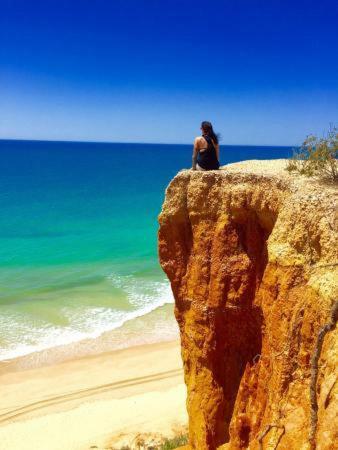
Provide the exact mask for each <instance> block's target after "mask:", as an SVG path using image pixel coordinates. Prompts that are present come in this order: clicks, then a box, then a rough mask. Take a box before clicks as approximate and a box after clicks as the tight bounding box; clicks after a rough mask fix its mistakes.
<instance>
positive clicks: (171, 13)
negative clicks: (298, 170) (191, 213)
mask: <svg viewBox="0 0 338 450" xmlns="http://www.w3.org/2000/svg"><path fill="white" fill-rule="evenodd" d="M0 6H1V15H0V43H1V44H0V64H1V66H0V138H27V139H59V140H92V141H93V140H94V141H96V140H97V141H120V142H122V141H125V142H168V143H189V142H191V141H192V139H193V137H194V136H195V135H197V134H198V133H199V125H200V122H201V120H210V121H212V122H213V123H214V127H215V129H216V131H219V132H220V133H221V134H222V138H223V139H222V143H224V144H265V145H269V144H271V145H296V144H299V143H300V141H301V140H302V139H303V138H304V137H305V135H306V134H309V133H311V132H313V133H318V134H320V135H321V134H322V133H323V131H324V130H325V129H327V128H328V126H329V123H330V122H331V123H337V122H338V57H337V51H338V2H337V1H327V0H315V1H313V0H307V1H299V0H298V1H297V0H293V1H289V0H280V1H279V0H260V1H258V0H218V1H217V0H208V1H207V0H205V1H199V0H193V1H186V0H167V1H166V0H137V1H136V0H77V1H75V0H67V1H64V0H55V1H54V0H41V1H37V0H0Z"/></svg>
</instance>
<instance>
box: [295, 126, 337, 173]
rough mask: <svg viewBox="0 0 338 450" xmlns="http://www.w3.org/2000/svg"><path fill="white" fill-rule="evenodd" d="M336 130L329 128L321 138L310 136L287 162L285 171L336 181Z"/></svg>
mask: <svg viewBox="0 0 338 450" xmlns="http://www.w3.org/2000/svg"><path fill="white" fill-rule="evenodd" d="M337 157H338V129H337V128H336V127H331V128H330V130H329V131H328V132H327V134H326V136H325V137H323V138H317V137H316V136H313V135H310V136H307V138H306V139H305V140H304V142H303V144H302V145H301V147H300V148H299V149H298V150H295V151H294V154H293V156H292V158H291V159H290V160H289V161H288V165H287V167H286V170H288V171H289V172H298V173H300V174H301V175H306V176H314V175H319V176H321V177H323V178H328V179H330V180H332V181H335V182H337V181H338V165H337Z"/></svg>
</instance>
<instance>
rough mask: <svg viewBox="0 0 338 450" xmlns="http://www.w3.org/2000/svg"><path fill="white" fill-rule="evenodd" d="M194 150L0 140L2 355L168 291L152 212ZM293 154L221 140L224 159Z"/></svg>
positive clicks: (72, 332)
mask: <svg viewBox="0 0 338 450" xmlns="http://www.w3.org/2000/svg"><path fill="white" fill-rule="evenodd" d="M191 153H192V146H191V145H160V144H119V143H113V144H104V143H75V142H44V141H14V140H13V141H5V140H2V141H1V140H0V170H1V177H0V359H6V358H7V359H8V358H11V357H14V356H19V355H24V354H28V353H31V352H34V351H35V350H40V349H44V348H48V347H53V346H57V345H60V344H67V343H69V342H72V341H79V340H81V339H84V338H86V337H96V336H99V335H100V334H101V333H102V332H104V331H108V330H112V329H116V328H118V327H121V325H122V324H123V323H125V322H126V321H130V320H136V319H135V318H136V317H141V316H146V315H147V314H149V313H150V312H151V311H153V310H155V309H156V308H159V307H160V306H161V305H163V304H165V303H170V302H172V301H173V299H172V295H171V291H170V287H169V284H168V282H167V280H166V278H165V276H164V274H163V272H162V271H161V268H160V266H159V263H158V260H157V228H158V224H157V216H158V214H159V212H160V209H161V204H162V202H163V199H164V192H165V188H166V186H167V185H168V183H169V181H170V180H171V178H172V177H173V176H174V175H175V174H176V173H177V172H178V171H179V170H181V169H183V168H189V167H190V165H191ZM291 155H292V148H291V147H248V146H221V164H226V163H229V162H235V161H241V160H246V159H272V158H287V157H290V156H291ZM144 323H145V322H143V326H145V325H144ZM158 333H159V340H160V334H161V329H159V330H158Z"/></svg>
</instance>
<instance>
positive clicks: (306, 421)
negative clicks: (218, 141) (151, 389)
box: [159, 160, 338, 450]
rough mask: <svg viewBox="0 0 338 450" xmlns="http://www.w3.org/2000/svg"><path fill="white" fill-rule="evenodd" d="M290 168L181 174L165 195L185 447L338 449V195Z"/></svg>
mask: <svg viewBox="0 0 338 450" xmlns="http://www.w3.org/2000/svg"><path fill="white" fill-rule="evenodd" d="M285 164H286V163H285V160H270V161H244V162H242V163H237V164H231V165H228V166H224V168H223V170H220V171H212V172H196V171H191V170H184V171H181V172H180V173H179V174H178V175H177V176H176V177H175V178H174V179H173V180H172V182H171V183H170V185H169V186H168V188H167V191H166V197H165V201H164V204H163V208H162V212H161V214H160V217H159V222H160V229H159V256H160V262H161V265H162V267H163V269H164V271H165V272H166V274H167V276H168V278H169V280H170V282H171V286H172V290H173V293H174V296H175V301H176V306H175V315H176V318H177V321H178V324H179V327H180V333H181V344H182V358H183V363H184V371H185V382H186V385H187V391H188V395H187V409H188V413H189V437H190V447H189V448H193V449H197V450H204V449H210V450H213V449H217V448H218V447H219V446H221V445H223V444H226V445H224V447H222V448H224V449H225V448H226V449H244V448H249V449H261V448H262V449H263V448H264V449H274V448H276V447H278V449H312V448H318V449H333V448H334V442H335V441H336V442H337V436H336V435H335V433H336V430H337V422H336V420H337V419H336V414H337V369H336V368H337V359H338V358H337V335H336V330H335V326H334V323H335V320H336V319H335V318H332V317H331V315H332V314H333V315H334V312H333V310H332V307H333V305H334V304H335V301H336V300H337V290H336V280H337V265H336V264H337V261H338V256H337V239H336V234H335V233H336V230H337V226H336V223H335V207H336V189H335V188H334V186H333V185H330V184H328V183H323V182H320V181H318V180H310V179H307V178H303V177H300V176H295V175H293V176H291V175H289V174H288V172H286V171H285V170H284V167H285ZM331 313H332V314H331ZM327 323H331V327H328V329H327V330H325V331H324V332H322V338H323V339H322V347H321V345H320V343H319V341H318V333H319V332H320V330H321V328H322V327H323V326H324V325H325V324H327ZM320 347H321V348H320ZM318 350H319V351H318ZM316 351H317V356H318V357H317V359H318V371H317V370H316V362H315V360H316V358H315V356H314V355H315V352H316ZM311 392H312V398H311V394H310V393H311ZM316 406H317V407H318V410H317V409H316Z"/></svg>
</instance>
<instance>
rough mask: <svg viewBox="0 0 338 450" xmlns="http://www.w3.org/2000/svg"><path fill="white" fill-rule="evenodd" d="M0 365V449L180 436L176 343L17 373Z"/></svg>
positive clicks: (59, 449) (63, 449) (107, 445)
mask: <svg viewBox="0 0 338 450" xmlns="http://www.w3.org/2000/svg"><path fill="white" fill-rule="evenodd" d="M18 363H19V359H17V360H12V361H9V362H2V363H1V364H0V398H1V403H0V449H1V450H47V449H48V450H75V449H76V450H84V449H90V448H98V449H111V448H120V447H122V446H123V445H129V446H133V445H135V442H136V441H137V439H142V438H146V439H147V440H148V441H149V440H150V439H151V438H154V439H156V438H159V437H160V436H165V437H172V436H174V435H176V434H179V433H180V432H185V430H186V425H187V415H186V409H185V398H186V390H185V385H184V381H183V370H182V362H181V357H180V347H179V342H178V341H172V342H164V343H156V344H150V345H142V346H136V347H131V348H127V349H124V350H118V351H112V352H107V353H102V354H98V355H90V356H86V357H82V358H80V359H73V360H71V361H66V362H62V363H58V364H54V365H48V366H44V367H38V368H31V369H26V370H22V368H19V367H20V364H18Z"/></svg>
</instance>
